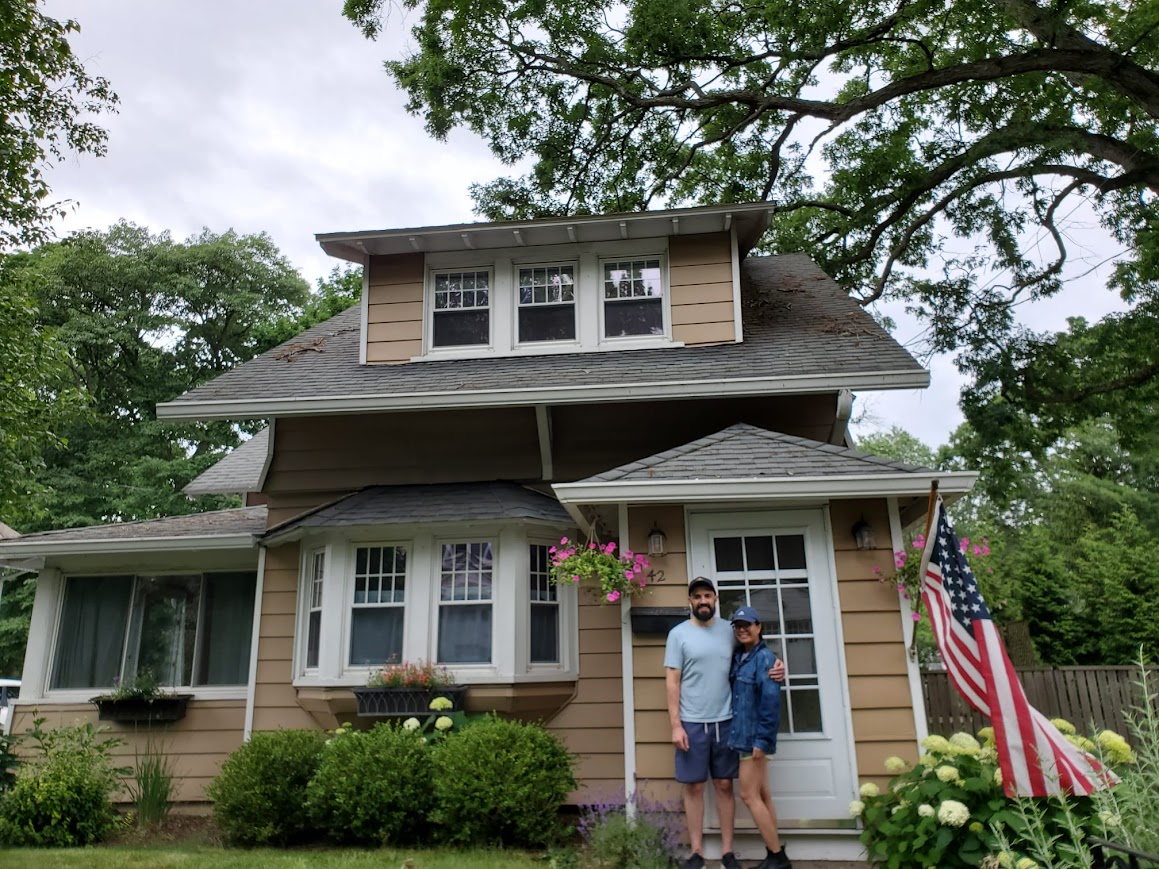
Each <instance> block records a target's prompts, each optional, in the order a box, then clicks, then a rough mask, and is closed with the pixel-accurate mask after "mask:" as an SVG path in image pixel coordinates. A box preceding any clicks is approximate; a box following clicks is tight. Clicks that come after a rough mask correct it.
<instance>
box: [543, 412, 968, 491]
mask: <svg viewBox="0 0 1159 869" xmlns="http://www.w3.org/2000/svg"><path fill="white" fill-rule="evenodd" d="M977 477H978V475H977V474H975V473H972V472H962V471H956V472H948V471H938V470H934V469H932V468H923V467H919V466H917V465H909V464H906V463H904V462H899V461H894V460H893V459H887V458H883V457H881V456H874V455H870V454H869V453H863V452H861V451H860V450H856V449H851V448H850V447H843V446H837V445H834V444H829V443H825V442H823V441H815V440H810V439H808V438H801V437H794V436H793V435H787V434H783V433H781V432H773V431H766V430H765V429H761V428H757V427H756V426H753V425H748V424H745V423H737V424H736V425H732V426H729V427H728V428H726V429H724V430H722V431H719V432H717V433H715V434H711V435H707V436H706V437H702V438H698V439H696V440H694V441H691V442H690V443H687V444H684V445H682V446H679V447H674V448H673V449H670V450H664V451H663V452H660V453H656V454H655V455H652V456H648V457H647V458H643V459H639V460H637V461H634V462H629V463H628V464H625V465H621V466H619V467H618V468H613V469H611V470H609V471H603V472H602V473H599V474H596V475H594V476H591V477H588V478H587V479H584V480H580V481H578V482H575V483H561V484H557V485H555V486H553V488H554V489H555V492H556V495H557V496H558V497H559V500H560V501H561V502H562V503H564V504H599V503H613V502H618V501H696V500H701V501H703V500H718V501H730V500H775V499H778V498H786V499H787V498H806V497H827V498H856V497H863V496H871V495H876V496H881V495H916V494H920V493H921V492H923V491H928V490H929V488H930V483H931V482H932V481H933V480H937V481H938V483H939V487H940V489H941V490H942V492H943V493H944V494H945V495H948V496H953V495H961V494H963V493H965V492H968V491H969V490H970V488H971V487H972V486H973V485H974V481H975V480H976V479H977Z"/></svg>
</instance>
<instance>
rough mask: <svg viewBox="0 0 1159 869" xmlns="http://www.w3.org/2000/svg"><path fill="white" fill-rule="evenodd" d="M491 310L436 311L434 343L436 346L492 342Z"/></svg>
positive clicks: (464, 345)
mask: <svg viewBox="0 0 1159 869" xmlns="http://www.w3.org/2000/svg"><path fill="white" fill-rule="evenodd" d="M489 324H490V312H488V311H487V310H485V309H484V310H474V311H436V312H435V314H434V335H433V339H434V345H435V346H436V347H468V346H474V345H477V344H489V343H490V342H491V332H490V325H489Z"/></svg>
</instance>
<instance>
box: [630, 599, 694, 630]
mask: <svg viewBox="0 0 1159 869" xmlns="http://www.w3.org/2000/svg"><path fill="white" fill-rule="evenodd" d="M629 612H630V613H631V618H632V633H634V634H660V635H663V636H667V635H668V632H669V631H670V630H672V629H673V628H674V627H676V626H677V625H678V624H680V623H681V622H686V621H688V607H686V606H634V607H632V609H631V610H629Z"/></svg>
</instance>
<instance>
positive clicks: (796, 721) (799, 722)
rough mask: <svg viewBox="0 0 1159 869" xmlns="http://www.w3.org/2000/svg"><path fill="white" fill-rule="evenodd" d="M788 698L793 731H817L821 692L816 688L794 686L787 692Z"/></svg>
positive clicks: (819, 729)
mask: <svg viewBox="0 0 1159 869" xmlns="http://www.w3.org/2000/svg"><path fill="white" fill-rule="evenodd" d="M788 700H789V717H790V720H791V721H792V731H793V733H819V732H820V731H821V692H820V691H819V690H818V689H816V688H794V689H793V690H791V691H790V692H789V695H788Z"/></svg>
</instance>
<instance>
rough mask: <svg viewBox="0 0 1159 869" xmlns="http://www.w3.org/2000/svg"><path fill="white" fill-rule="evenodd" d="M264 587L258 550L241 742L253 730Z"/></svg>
mask: <svg viewBox="0 0 1159 869" xmlns="http://www.w3.org/2000/svg"><path fill="white" fill-rule="evenodd" d="M265 587H266V550H265V547H262V548H260V549H259V550H258V580H257V584H256V585H255V586H254V624H253V628H252V630H253V636H252V637H250V673H249V682H248V684H247V685H246V694H245V725H244V728H243V730H242V740H243V741H244V742H249V739H250V734H251V733H253V730H254V700H255V695H256V694H257V686H258V640H259V639H260V637H261V629H262V592H263V591H264V589H265Z"/></svg>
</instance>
